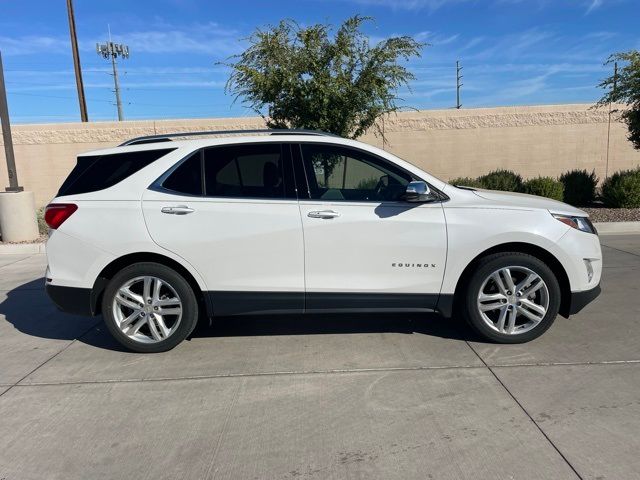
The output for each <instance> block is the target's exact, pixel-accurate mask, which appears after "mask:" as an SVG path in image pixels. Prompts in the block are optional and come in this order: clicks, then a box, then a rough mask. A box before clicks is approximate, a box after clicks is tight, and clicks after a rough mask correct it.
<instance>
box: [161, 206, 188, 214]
mask: <svg viewBox="0 0 640 480" xmlns="http://www.w3.org/2000/svg"><path fill="white" fill-rule="evenodd" d="M160 211H161V212H162V213H168V214H170V215H186V214H187V213H193V212H195V210H194V209H193V208H189V207H187V206H186V205H178V206H176V207H162V210H160Z"/></svg>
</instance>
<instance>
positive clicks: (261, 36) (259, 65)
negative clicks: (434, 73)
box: [225, 15, 424, 138]
mask: <svg viewBox="0 0 640 480" xmlns="http://www.w3.org/2000/svg"><path fill="white" fill-rule="evenodd" d="M368 20H371V19H370V18H369V17H362V16H358V15H356V16H354V17H351V18H349V19H347V20H346V21H345V22H344V23H343V24H342V25H340V27H339V28H338V29H337V31H336V32H335V34H333V31H332V28H331V26H330V25H323V24H317V25H312V26H309V27H300V26H299V25H298V24H297V23H295V22H294V21H292V20H283V21H281V22H280V23H279V24H278V25H276V26H271V27H269V28H267V29H265V30H261V29H258V30H257V31H256V32H254V33H253V34H252V35H251V37H249V39H248V40H249V47H248V48H247V49H246V50H245V51H244V52H243V53H242V54H239V55H235V56H233V57H231V58H230V62H231V63H226V64H225V65H227V66H229V67H231V69H232V73H231V75H230V77H229V80H228V82H227V86H226V90H227V91H228V92H230V93H232V94H233V95H235V97H236V99H238V98H240V99H242V101H243V102H244V103H245V104H246V105H248V106H249V107H250V108H252V109H253V110H254V111H256V112H257V113H258V114H260V115H261V116H262V117H263V118H264V119H265V121H266V122H267V125H268V126H269V127H271V128H307V129H312V130H324V131H327V132H331V133H334V134H337V135H340V136H344V137H351V138H356V137H359V136H360V135H362V134H363V133H364V132H365V131H366V130H367V129H369V128H370V127H372V126H376V127H377V124H376V119H377V118H379V117H380V116H382V115H384V114H387V113H391V112H396V111H397V110H398V109H399V108H400V106H399V105H398V102H399V101H400V100H401V99H399V98H398V97H397V96H396V92H397V90H398V88H400V87H402V86H407V87H408V84H409V82H410V81H411V80H413V79H414V75H413V74H412V73H411V72H410V71H409V70H407V68H406V67H405V66H403V65H402V62H403V61H404V62H406V61H407V60H408V59H410V58H411V57H415V56H420V52H421V49H422V47H423V46H424V44H422V43H420V42H417V41H416V40H414V39H413V38H411V37H408V36H402V37H392V38H387V39H385V40H382V41H381V42H379V43H377V44H375V45H372V44H370V42H369V38H368V37H367V36H366V35H365V34H364V33H363V32H362V30H361V27H362V24H363V23H364V22H365V21H368ZM377 128H379V127H377Z"/></svg>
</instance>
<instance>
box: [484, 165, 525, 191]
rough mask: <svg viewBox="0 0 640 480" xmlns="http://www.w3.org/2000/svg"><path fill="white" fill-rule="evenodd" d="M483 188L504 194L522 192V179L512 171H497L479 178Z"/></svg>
mask: <svg viewBox="0 0 640 480" xmlns="http://www.w3.org/2000/svg"><path fill="white" fill-rule="evenodd" d="M478 182H480V185H482V187H483V188H486V189H488V190H502V191H504V192H522V191H523V188H522V177H521V176H520V175H518V174H517V173H514V172H512V171H510V170H495V171H493V172H490V173H487V174H486V175H483V176H481V177H480V178H478Z"/></svg>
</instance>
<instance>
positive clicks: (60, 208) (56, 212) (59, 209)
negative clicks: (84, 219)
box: [44, 203, 78, 230]
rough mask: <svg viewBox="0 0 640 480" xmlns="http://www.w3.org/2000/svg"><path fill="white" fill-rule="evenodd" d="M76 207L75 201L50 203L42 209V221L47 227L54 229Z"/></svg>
mask: <svg viewBox="0 0 640 480" xmlns="http://www.w3.org/2000/svg"><path fill="white" fill-rule="evenodd" d="M77 209H78V206H77V205H76V204H75V203H50V204H49V205H47V208H46V210H45V211H44V221H45V222H47V225H49V228H51V229H53V230H55V229H56V228H58V227H60V225H62V224H63V223H64V222H65V221H66V220H67V218H69V217H70V216H71V215H72V214H73V212H75V211H76V210H77Z"/></svg>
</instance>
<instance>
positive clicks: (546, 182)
mask: <svg viewBox="0 0 640 480" xmlns="http://www.w3.org/2000/svg"><path fill="white" fill-rule="evenodd" d="M524 191H525V192H526V193H529V194H531V195H538V196H540V197H547V198H553V199H554V200H558V201H560V202H561V201H562V199H563V193H564V185H563V184H562V183H560V182H559V181H558V180H556V179H555V178H551V177H538V178H532V179H530V180H527V181H526V182H524Z"/></svg>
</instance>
